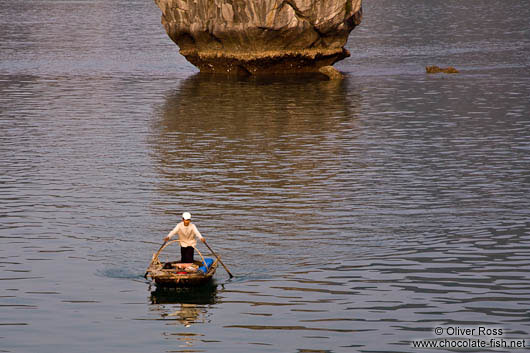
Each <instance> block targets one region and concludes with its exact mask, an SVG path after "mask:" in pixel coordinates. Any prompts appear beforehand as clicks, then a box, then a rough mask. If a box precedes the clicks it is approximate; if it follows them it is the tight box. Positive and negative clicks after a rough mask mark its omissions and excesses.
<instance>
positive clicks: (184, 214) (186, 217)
mask: <svg viewBox="0 0 530 353" xmlns="http://www.w3.org/2000/svg"><path fill="white" fill-rule="evenodd" d="M182 218H184V219H191V214H190V213H189V212H184V213H183V214H182Z"/></svg>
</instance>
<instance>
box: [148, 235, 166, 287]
mask: <svg viewBox="0 0 530 353" xmlns="http://www.w3.org/2000/svg"><path fill="white" fill-rule="evenodd" d="M166 243H167V241H164V243H163V244H162V245H161V246H160V249H158V251H157V253H158V252H160V250H162V248H163V247H164V245H166ZM151 263H153V261H152V260H151ZM151 263H150V264H149V266H151ZM148 268H149V267H148ZM147 273H149V271H145V275H144V278H145V279H147Z"/></svg>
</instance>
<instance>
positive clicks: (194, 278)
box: [148, 261, 217, 288]
mask: <svg viewBox="0 0 530 353" xmlns="http://www.w3.org/2000/svg"><path fill="white" fill-rule="evenodd" d="M162 265H163V264H162ZM163 267H164V266H162V268H158V269H156V270H153V271H148V274H149V276H150V277H151V278H152V279H153V280H154V281H155V284H156V286H157V287H165V288H167V287H170V288H174V287H196V286H201V285H204V284H206V283H208V282H210V281H211V280H212V277H213V275H214V274H215V271H216V270H217V261H216V262H214V264H213V265H212V266H210V268H209V269H208V272H206V273H202V272H201V271H197V272H193V273H178V272H176V271H175V270H171V269H163Z"/></svg>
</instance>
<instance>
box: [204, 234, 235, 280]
mask: <svg viewBox="0 0 530 353" xmlns="http://www.w3.org/2000/svg"><path fill="white" fill-rule="evenodd" d="M204 245H206V247H207V248H208V249H210V251H211V252H212V254H213V255H214V256H215V257H216V258H217V260H219V262H220V263H221V265H223V267H224V269H225V270H226V272H227V273H228V275H229V276H230V278H232V277H234V276H233V275H232V274H231V273H230V271H228V268H226V266H225V264H224V263H223V261H221V258H220V257H219V256H217V254H216V253H215V252H214V251H213V250H212V248H210V245H208V243H207V242H206V240H205V241H204Z"/></svg>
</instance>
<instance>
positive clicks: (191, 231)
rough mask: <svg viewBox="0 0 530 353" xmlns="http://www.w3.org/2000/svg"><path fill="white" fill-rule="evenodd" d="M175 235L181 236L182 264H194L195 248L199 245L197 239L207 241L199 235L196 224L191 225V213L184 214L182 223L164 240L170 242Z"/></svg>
mask: <svg viewBox="0 0 530 353" xmlns="http://www.w3.org/2000/svg"><path fill="white" fill-rule="evenodd" d="M175 234H178V236H179V242H180V255H181V260H180V262H182V263H191V262H193V253H194V246H195V245H197V239H196V238H199V239H200V240H201V241H202V242H203V243H205V242H206V239H204V237H203V236H202V235H201V233H199V230H198V229H197V227H196V226H195V224H193V223H191V214H190V213H189V212H184V213H183V214H182V222H180V223H179V224H177V225H176V226H175V228H173V230H172V231H171V232H169V234H168V235H167V236H166V237H165V238H164V241H166V242H167V241H168V240H169V239H171V238H173V236H175Z"/></svg>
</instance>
